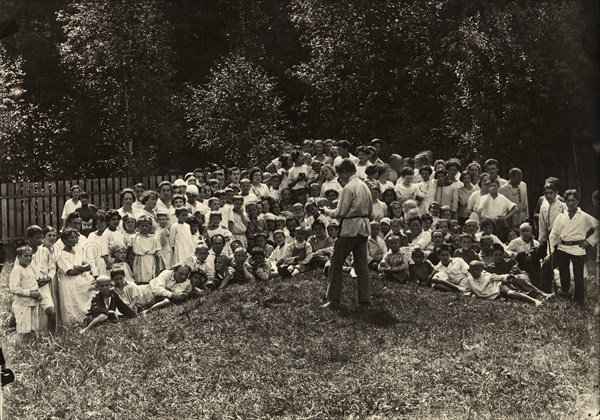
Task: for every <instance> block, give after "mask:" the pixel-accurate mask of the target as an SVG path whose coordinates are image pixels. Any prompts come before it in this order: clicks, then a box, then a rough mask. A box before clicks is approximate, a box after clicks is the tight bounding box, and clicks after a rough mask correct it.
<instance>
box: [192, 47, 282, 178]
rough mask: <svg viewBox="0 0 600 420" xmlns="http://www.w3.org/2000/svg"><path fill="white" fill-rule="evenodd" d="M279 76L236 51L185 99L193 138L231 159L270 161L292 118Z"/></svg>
mask: <svg viewBox="0 0 600 420" xmlns="http://www.w3.org/2000/svg"><path fill="white" fill-rule="evenodd" d="M275 90H276V89H275V82H274V81H273V79H271V78H270V77H268V76H267V75H266V74H265V73H264V71H263V70H262V69H261V68H259V67H258V66H256V65H254V64H253V63H251V62H250V61H249V60H247V59H246V58H245V57H244V56H242V55H240V54H235V53H234V54H231V55H230V56H228V57H226V58H225V59H223V60H222V62H221V63H219V64H218V65H217V66H216V68H215V69H214V70H213V71H212V77H211V80H210V82H209V83H208V84H207V85H206V86H203V87H194V86H190V95H188V97H187V98H185V99H184V103H185V108H186V119H187V121H188V123H189V126H190V128H189V134H190V137H191V139H192V142H193V144H194V145H195V146H196V147H197V148H199V149H200V150H201V151H203V152H205V153H207V154H209V155H210V156H212V157H213V162H214V161H217V162H216V163H219V164H227V165H243V166H249V165H255V164H262V165H265V164H266V163H267V162H268V159H269V158H272V157H273V156H275V155H276V154H277V153H278V152H279V151H280V150H281V144H282V141H283V137H284V134H285V127H286V125H287V121H286V120H285V119H284V118H283V116H282V112H281V105H282V99H281V98H280V97H279V96H278V95H277V94H276V92H275Z"/></svg>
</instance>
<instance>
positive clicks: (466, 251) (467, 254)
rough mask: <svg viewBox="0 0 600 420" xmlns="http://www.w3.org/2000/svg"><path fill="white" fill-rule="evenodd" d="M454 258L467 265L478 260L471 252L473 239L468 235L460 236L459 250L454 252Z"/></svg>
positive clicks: (474, 253)
mask: <svg viewBox="0 0 600 420" xmlns="http://www.w3.org/2000/svg"><path fill="white" fill-rule="evenodd" d="M453 256H454V257H455V258H459V257H460V258H462V259H463V260H465V262H466V263H467V264H470V263H471V261H474V260H479V255H477V252H475V251H474V250H473V237H472V236H471V235H469V234H468V233H463V234H461V235H460V248H459V249H457V250H456V251H454V254H453Z"/></svg>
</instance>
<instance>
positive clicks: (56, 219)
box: [48, 181, 61, 229]
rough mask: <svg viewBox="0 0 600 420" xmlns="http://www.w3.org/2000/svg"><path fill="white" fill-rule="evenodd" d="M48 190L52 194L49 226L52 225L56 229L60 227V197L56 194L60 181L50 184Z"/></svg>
mask: <svg viewBox="0 0 600 420" xmlns="http://www.w3.org/2000/svg"><path fill="white" fill-rule="evenodd" d="M48 187H49V188H48V191H50V193H51V194H52V196H51V197H50V208H49V211H50V223H49V224H48V225H49V226H52V227H54V228H56V229H60V227H61V226H60V213H58V210H57V207H58V197H57V196H56V194H57V192H58V182H56V181H53V182H51V183H50V184H49V185H48Z"/></svg>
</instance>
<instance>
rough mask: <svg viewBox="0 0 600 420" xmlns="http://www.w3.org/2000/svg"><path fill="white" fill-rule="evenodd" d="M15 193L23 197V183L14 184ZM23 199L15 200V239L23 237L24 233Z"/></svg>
mask: <svg viewBox="0 0 600 420" xmlns="http://www.w3.org/2000/svg"><path fill="white" fill-rule="evenodd" d="M15 193H16V194H19V195H23V183H22V182H16V183H15ZM24 215H25V214H24V212H23V199H22V198H17V199H15V237H19V236H23V233H24V232H25V231H24V230H23V223H24V222H23V216H24ZM27 215H29V210H27Z"/></svg>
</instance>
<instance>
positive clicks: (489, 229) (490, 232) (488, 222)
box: [475, 219, 504, 245]
mask: <svg viewBox="0 0 600 420" xmlns="http://www.w3.org/2000/svg"><path fill="white" fill-rule="evenodd" d="M479 227H480V228H481V232H477V233H476V234H475V240H477V241H479V242H481V237H482V236H484V235H486V236H490V237H491V238H492V240H493V241H494V243H495V244H501V245H504V244H503V243H502V241H501V240H500V238H498V237H497V236H496V235H494V229H495V228H496V223H495V222H494V221H493V220H492V219H483V220H482V221H481V223H480V224H479Z"/></svg>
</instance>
